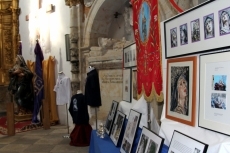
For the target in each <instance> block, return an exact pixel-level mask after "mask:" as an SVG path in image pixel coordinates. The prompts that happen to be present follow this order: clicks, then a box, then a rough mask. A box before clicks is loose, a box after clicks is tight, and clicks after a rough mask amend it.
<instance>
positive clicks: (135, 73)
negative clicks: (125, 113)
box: [132, 68, 137, 100]
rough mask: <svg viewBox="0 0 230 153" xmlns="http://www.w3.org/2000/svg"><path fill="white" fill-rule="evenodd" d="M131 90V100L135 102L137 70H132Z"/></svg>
mask: <svg viewBox="0 0 230 153" xmlns="http://www.w3.org/2000/svg"><path fill="white" fill-rule="evenodd" d="M132 72H133V74H132V89H133V93H132V95H133V99H135V100H137V69H136V68H133V69H132Z"/></svg>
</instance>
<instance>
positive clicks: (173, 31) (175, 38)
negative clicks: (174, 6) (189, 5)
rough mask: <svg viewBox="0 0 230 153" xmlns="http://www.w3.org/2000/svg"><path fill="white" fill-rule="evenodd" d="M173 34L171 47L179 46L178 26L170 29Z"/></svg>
mask: <svg viewBox="0 0 230 153" xmlns="http://www.w3.org/2000/svg"><path fill="white" fill-rule="evenodd" d="M170 35H171V48H173V47H177V28H173V29H171V30H170Z"/></svg>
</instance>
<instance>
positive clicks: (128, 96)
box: [122, 68, 132, 102]
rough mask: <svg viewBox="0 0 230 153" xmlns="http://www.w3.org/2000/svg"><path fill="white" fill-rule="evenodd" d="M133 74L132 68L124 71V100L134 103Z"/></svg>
mask: <svg viewBox="0 0 230 153" xmlns="http://www.w3.org/2000/svg"><path fill="white" fill-rule="evenodd" d="M131 82H132V73H131V68H128V69H124V70H123V85H122V86H123V87H122V88H123V92H122V93H123V100H124V101H127V102H132V85H131Z"/></svg>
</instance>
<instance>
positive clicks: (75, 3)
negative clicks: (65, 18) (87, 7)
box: [65, 0, 84, 7]
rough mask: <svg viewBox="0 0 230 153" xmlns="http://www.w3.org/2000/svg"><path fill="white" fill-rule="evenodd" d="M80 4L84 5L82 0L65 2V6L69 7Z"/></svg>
mask: <svg viewBox="0 0 230 153" xmlns="http://www.w3.org/2000/svg"><path fill="white" fill-rule="evenodd" d="M80 3H81V4H82V5H84V0H65V5H67V6H69V7H72V6H76V5H77V4H80Z"/></svg>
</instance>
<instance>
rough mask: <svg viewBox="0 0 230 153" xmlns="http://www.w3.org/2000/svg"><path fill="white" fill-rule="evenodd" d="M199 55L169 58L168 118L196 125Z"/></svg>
mask: <svg viewBox="0 0 230 153" xmlns="http://www.w3.org/2000/svg"><path fill="white" fill-rule="evenodd" d="M196 74H197V57H196V56H191V57H185V58H175V59H169V60H167V89H166V118H168V119H171V120H174V121H177V122H181V123H184V124H187V125H190V126H194V125H195V112H196V110H195V109H196V77H197V76H196Z"/></svg>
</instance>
